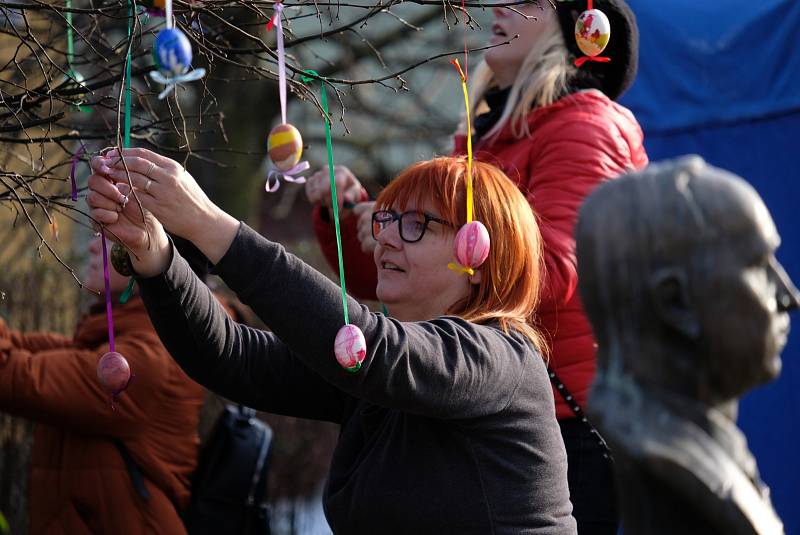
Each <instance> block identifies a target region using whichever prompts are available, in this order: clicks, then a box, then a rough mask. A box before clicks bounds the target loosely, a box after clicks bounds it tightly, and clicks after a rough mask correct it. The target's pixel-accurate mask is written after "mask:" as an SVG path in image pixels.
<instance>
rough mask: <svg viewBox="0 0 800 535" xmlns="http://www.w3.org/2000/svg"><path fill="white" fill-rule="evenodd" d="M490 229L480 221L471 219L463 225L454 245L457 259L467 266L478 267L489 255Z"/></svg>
mask: <svg viewBox="0 0 800 535" xmlns="http://www.w3.org/2000/svg"><path fill="white" fill-rule="evenodd" d="M490 245H491V241H490V239H489V231H488V230H486V227H485V226H484V225H483V223H481V222H480V221H471V222H469V223H467V224H466V225H464V226H463V227H461V228H460V229H459V231H458V234H456V239H455V242H454V245H453V248H454V250H455V255H456V260H458V263H459V264H461V265H462V266H464V267H467V268H477V267H479V266H480V265H481V264H483V262H484V261H485V260H486V258H487V257H488V256H489V247H490Z"/></svg>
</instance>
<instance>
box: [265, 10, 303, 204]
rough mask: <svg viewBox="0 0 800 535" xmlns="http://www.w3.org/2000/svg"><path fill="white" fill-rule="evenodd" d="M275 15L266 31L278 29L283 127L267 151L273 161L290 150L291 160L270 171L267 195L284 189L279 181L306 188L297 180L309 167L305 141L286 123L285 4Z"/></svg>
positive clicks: (272, 136) (271, 136)
mask: <svg viewBox="0 0 800 535" xmlns="http://www.w3.org/2000/svg"><path fill="white" fill-rule="evenodd" d="M274 9H275V13H273V15H272V18H271V19H269V22H268V23H267V31H271V30H272V29H273V28H275V41H276V45H277V54H278V96H279V97H280V103H281V124H279V125H278V126H276V127H275V128H273V129H272V131H271V132H270V133H269V137H268V144H269V148H268V151H269V153H270V158H272V155H273V154H275V153H276V151H280V150H281V147H283V148H284V149H288V152H287V154H288V156H286V158H287V160H286V163H285V165H284V164H283V162H281V161H279V162H276V161H274V160H273V163H274V164H275V168H274V169H270V170H269V172H268V173H267V181H266V184H265V185H264V189H266V191H267V193H273V192H275V191H278V188H279V187H280V186H281V183H280V179H281V178H283V179H284V180H285V181H287V182H294V183H296V184H304V183H305V181H306V179H305V177H302V176H297V175H298V174H299V173H301V172H303V171H305V170H306V169H308V168H309V167H310V166H309V164H308V162H306V161H299V160H300V157H301V156H302V149H303V141H302V138H301V137H300V132H298V131H297V129H296V128H294V127H293V126H292V125H290V124H288V123H287V122H286V51H285V48H284V45H283V22H282V21H281V14H282V13H283V4H282V3H280V2H278V3H276V4H275V6H274Z"/></svg>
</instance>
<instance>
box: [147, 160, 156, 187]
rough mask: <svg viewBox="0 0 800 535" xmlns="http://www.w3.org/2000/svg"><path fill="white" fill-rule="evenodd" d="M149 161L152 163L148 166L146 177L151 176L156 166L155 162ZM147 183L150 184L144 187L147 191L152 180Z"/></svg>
mask: <svg viewBox="0 0 800 535" xmlns="http://www.w3.org/2000/svg"><path fill="white" fill-rule="evenodd" d="M148 163H149V164H150V167H148V168H147V172H146V173H145V174H144V176H146V177H149V176H150V175H151V174H152V173H153V169H155V168H156V164H154V163H153V162H148ZM147 184H148V185H147V186H146V187H145V188H144V190H145V191H147V188H149V187H150V182H148V183H147Z"/></svg>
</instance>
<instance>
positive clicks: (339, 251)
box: [301, 69, 360, 371]
mask: <svg viewBox="0 0 800 535" xmlns="http://www.w3.org/2000/svg"><path fill="white" fill-rule="evenodd" d="M305 72H306V73H308V74H310V75H311V76H302V77H301V80H302V81H303V83H304V84H308V83H309V82H314V81H319V82H320V84H321V85H322V96H321V98H320V104H322V111H323V113H324V114H325V147H326V148H327V149H328V170H329V171H330V178H331V198H332V201H333V202H332V203H331V204H333V223H334V226H335V228H336V254H337V255H338V256H339V286H340V287H341V288H342V309H343V310H344V323H345V325H347V324H349V323H350V318H349V316H348V313H347V292H346V290H345V282H344V258H343V257H342V231H341V227H340V226H339V201H338V200H337V198H336V179H335V177H334V172H333V144H332V143H331V119H330V112H329V111H328V96H327V91H326V90H325V79H324V78H322V77H321V76H320V75H319V74H317V72H316V71H313V70H311V69H308V70H306V71H305ZM359 368H360V366H359ZM354 371H358V369H356V370H354Z"/></svg>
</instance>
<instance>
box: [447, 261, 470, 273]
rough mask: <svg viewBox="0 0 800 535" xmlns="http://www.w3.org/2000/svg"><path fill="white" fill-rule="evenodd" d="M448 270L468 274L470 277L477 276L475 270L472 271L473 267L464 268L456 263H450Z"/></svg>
mask: <svg viewBox="0 0 800 535" xmlns="http://www.w3.org/2000/svg"><path fill="white" fill-rule="evenodd" d="M447 269H452V270H453V271H455V272H456V273H466V274H467V275H470V276H472V275H474V274H475V270H474V269H472V268H471V267H464V266H462V265H460V264H456V263H455V262H450V263H449V264H447Z"/></svg>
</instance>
